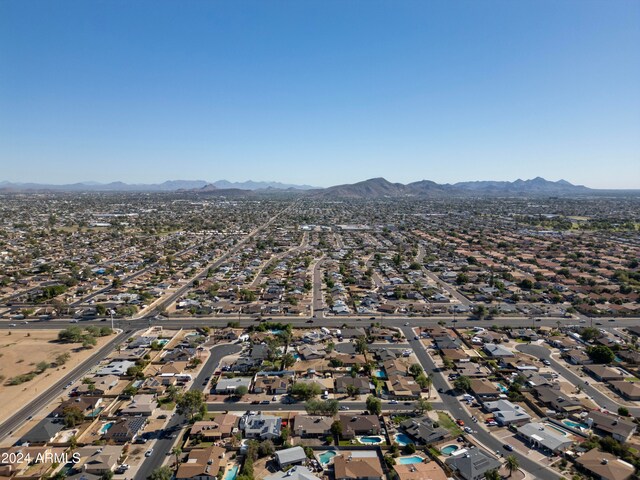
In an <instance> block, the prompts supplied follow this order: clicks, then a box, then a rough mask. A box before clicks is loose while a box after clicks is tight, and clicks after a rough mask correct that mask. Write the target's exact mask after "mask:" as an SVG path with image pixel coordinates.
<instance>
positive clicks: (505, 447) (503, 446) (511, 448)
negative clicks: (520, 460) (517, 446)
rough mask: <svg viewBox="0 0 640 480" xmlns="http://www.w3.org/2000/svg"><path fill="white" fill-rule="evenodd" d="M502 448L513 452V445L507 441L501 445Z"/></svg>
mask: <svg viewBox="0 0 640 480" xmlns="http://www.w3.org/2000/svg"><path fill="white" fill-rule="evenodd" d="M502 448H504V449H505V450H506V451H507V452H513V447H512V446H511V445H509V444H508V443H505V444H504V445H502Z"/></svg>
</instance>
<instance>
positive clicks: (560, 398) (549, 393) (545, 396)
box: [532, 385, 583, 414]
mask: <svg viewBox="0 0 640 480" xmlns="http://www.w3.org/2000/svg"><path fill="white" fill-rule="evenodd" d="M532 392H533V394H534V395H535V396H536V397H537V399H538V401H540V402H541V403H542V404H544V405H545V406H546V407H547V408H550V409H552V410H554V411H555V412H558V413H565V414H568V413H575V412H579V411H581V410H582V409H583V407H582V404H581V403H580V402H579V401H578V400H576V399H574V398H570V397H568V396H566V395H565V394H564V393H562V392H561V391H560V387H559V386H558V385H541V386H539V387H534V388H533V389H532Z"/></svg>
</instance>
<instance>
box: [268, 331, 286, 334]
mask: <svg viewBox="0 0 640 480" xmlns="http://www.w3.org/2000/svg"><path fill="white" fill-rule="evenodd" d="M283 331H284V330H269V333H270V334H271V335H280V334H281V333H282V332H283Z"/></svg>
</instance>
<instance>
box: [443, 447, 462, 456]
mask: <svg viewBox="0 0 640 480" xmlns="http://www.w3.org/2000/svg"><path fill="white" fill-rule="evenodd" d="M458 448H460V447H458V445H447V446H446V447H444V448H442V449H440V451H441V452H442V453H443V454H444V455H449V456H451V455H453V452H455V451H456V450H458Z"/></svg>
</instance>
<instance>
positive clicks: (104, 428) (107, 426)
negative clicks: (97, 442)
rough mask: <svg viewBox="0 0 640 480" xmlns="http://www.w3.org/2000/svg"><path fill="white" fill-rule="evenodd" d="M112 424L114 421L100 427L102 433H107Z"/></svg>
mask: <svg viewBox="0 0 640 480" xmlns="http://www.w3.org/2000/svg"><path fill="white" fill-rule="evenodd" d="M112 426H113V422H108V423H105V424H104V425H102V427H100V433H101V434H102V435H104V434H105V433H107V430H109V429H110V428H111V427H112Z"/></svg>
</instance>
